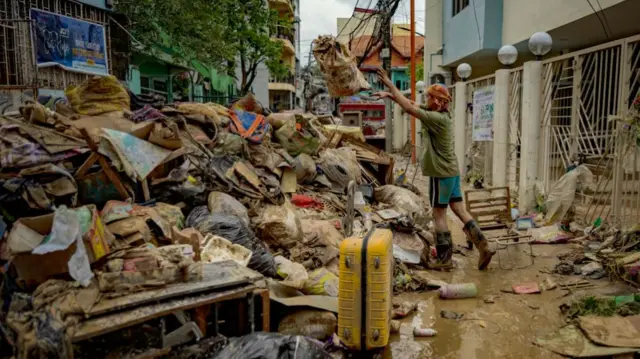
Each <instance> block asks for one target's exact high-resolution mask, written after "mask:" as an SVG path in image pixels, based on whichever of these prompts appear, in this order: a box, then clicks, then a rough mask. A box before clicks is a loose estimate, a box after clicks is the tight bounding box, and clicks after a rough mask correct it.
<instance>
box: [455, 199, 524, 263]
mask: <svg viewBox="0 0 640 359" xmlns="http://www.w3.org/2000/svg"><path fill="white" fill-rule="evenodd" d="M464 202H465V205H466V208H467V212H469V214H470V215H471V216H472V217H473V218H474V219H475V220H476V222H477V223H478V226H479V227H480V229H481V230H482V231H484V232H485V234H486V231H492V230H507V234H506V235H501V236H498V237H490V238H487V239H488V240H489V241H490V242H494V243H495V244H496V252H497V256H498V264H499V266H500V268H501V269H518V268H524V267H528V266H530V265H533V263H534V256H533V247H532V243H533V239H532V238H531V235H520V234H516V235H512V234H509V230H510V229H511V227H512V225H513V219H512V217H511V192H510V190H509V187H492V188H482V189H472V190H467V191H465V192H464ZM519 245H524V246H528V247H529V250H528V252H529V254H528V257H529V258H530V260H531V263H529V264H527V265H525V266H519V267H516V266H506V265H505V263H504V262H505V258H503V257H504V256H505V255H508V253H509V249H510V248H515V247H517V246H519ZM504 252H506V254H505V253H504Z"/></svg>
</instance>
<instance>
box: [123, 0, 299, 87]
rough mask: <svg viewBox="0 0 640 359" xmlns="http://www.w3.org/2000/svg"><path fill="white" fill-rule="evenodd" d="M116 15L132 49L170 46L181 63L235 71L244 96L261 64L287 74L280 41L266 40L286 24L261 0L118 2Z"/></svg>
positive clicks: (287, 28) (286, 27) (287, 24)
mask: <svg viewBox="0 0 640 359" xmlns="http://www.w3.org/2000/svg"><path fill="white" fill-rule="evenodd" d="M117 11H118V12H121V13H123V14H125V15H126V16H127V17H128V18H129V20H130V29H131V33H132V35H133V37H134V38H135V40H136V41H134V42H136V43H137V45H142V46H144V47H146V49H147V50H152V49H153V47H154V46H153V45H160V46H165V47H170V48H172V49H174V50H176V51H177V52H178V54H177V55H178V56H179V57H182V58H183V59H184V60H193V59H196V60H198V61H200V62H202V63H203V64H207V65H210V66H212V67H214V68H215V69H216V70H218V71H222V72H226V73H229V74H234V73H235V69H236V66H238V67H239V68H240V77H241V78H240V79H238V80H240V88H241V92H242V93H246V92H247V91H248V90H249V89H250V88H251V86H252V84H253V81H254V80H255V78H256V75H257V72H258V69H259V66H260V65H261V64H265V65H266V66H267V68H268V69H269V71H270V73H271V76H274V77H282V76H286V75H287V74H288V71H289V66H288V65H287V64H285V63H283V61H282V60H281V59H282V52H283V49H282V43H281V42H280V41H274V40H273V39H271V34H272V33H273V32H274V31H276V28H277V26H280V27H281V29H282V31H285V32H286V31H291V20H290V19H280V18H278V14H277V12H276V11H273V10H270V9H269V8H268V6H267V3H266V2H265V1H264V0H241V1H238V0H214V1H211V0H121V1H119V2H118V3H117Z"/></svg>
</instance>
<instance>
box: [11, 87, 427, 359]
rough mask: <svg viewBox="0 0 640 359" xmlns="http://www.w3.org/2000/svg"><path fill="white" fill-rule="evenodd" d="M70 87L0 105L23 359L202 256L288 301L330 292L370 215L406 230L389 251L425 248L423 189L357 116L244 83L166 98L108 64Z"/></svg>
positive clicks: (64, 347)
mask: <svg viewBox="0 0 640 359" xmlns="http://www.w3.org/2000/svg"><path fill="white" fill-rule="evenodd" d="M66 97H67V98H66V101H57V102H56V103H55V105H54V106H55V108H48V107H45V106H43V105H41V104H39V103H38V102H35V101H28V102H26V103H25V104H24V106H23V107H21V109H20V111H19V113H9V114H4V115H3V116H1V117H0V133H2V136H0V153H1V156H0V198H2V201H1V202H0V238H1V241H0V258H1V259H2V264H3V267H2V268H3V273H4V276H3V291H2V295H3V301H4V303H5V305H4V306H3V308H2V310H1V311H0V326H1V328H0V329H2V330H0V332H2V334H3V335H2V337H3V339H2V340H4V343H8V344H12V345H11V346H13V347H14V354H15V355H16V356H17V357H18V358H26V357H30V356H32V355H34V353H39V355H42V356H49V355H52V354H51V353H52V352H54V351H56V352H58V353H62V352H65V351H67V352H68V351H69V350H71V347H70V343H69V340H68V338H69V337H70V336H71V335H72V333H73V330H74V327H75V326H76V325H77V323H78V322H80V321H81V320H82V317H83V314H84V313H87V311H88V310H89V309H90V308H91V307H92V306H94V305H96V304H97V303H99V302H100V301H102V300H105V299H108V298H115V297H120V296H126V295H129V294H131V293H134V292H140V291H145V290H148V289H153V288H159V287H163V286H168V285H171V284H172V283H179V282H193V281H198V280H201V279H202V276H203V269H202V268H203V265H204V264H206V263H217V262H221V261H234V262H236V263H238V264H239V265H242V266H247V267H248V268H250V269H253V270H255V271H256V272H259V273H261V274H262V275H263V276H264V277H265V278H268V283H269V284H268V285H269V288H270V289H271V293H272V299H273V300H280V302H285V301H286V299H287V298H290V297H291V296H292V295H293V296H305V295H316V296H317V295H320V296H328V297H337V294H338V289H337V288H338V277H337V276H338V267H339V247H340V242H341V241H342V240H343V239H344V238H345V237H346V236H347V235H353V236H362V235H363V234H365V233H366V232H367V231H368V230H369V229H371V228H372V226H375V225H381V224H385V223H386V224H387V226H391V227H392V228H395V229H397V232H398V233H400V235H398V236H394V237H395V238H394V256H395V257H396V258H397V259H398V260H401V261H402V262H404V263H407V264H416V265H419V264H420V263H423V264H424V262H425V260H427V261H428V260H429V254H430V251H429V240H430V237H431V236H430V235H429V234H428V232H427V230H428V225H429V222H430V220H429V217H428V213H429V209H428V205H427V204H426V201H425V200H424V199H423V198H422V197H421V196H419V195H418V194H416V193H415V192H412V191H411V190H410V189H407V188H403V187H400V186H395V185H393V184H392V183H393V167H394V159H393V157H391V156H389V155H387V154H385V153H384V152H383V151H382V150H380V149H377V148H375V147H373V146H371V145H369V144H367V143H366V142H365V139H364V136H363V134H362V131H361V129H360V128H357V127H347V126H342V125H340V123H339V121H337V120H336V119H333V118H331V117H329V118H327V117H325V118H324V119H323V120H322V121H321V120H320V119H318V118H316V117H315V116H313V115H311V114H306V113H299V112H295V111H294V112H283V113H269V111H268V110H267V109H264V108H263V107H262V106H261V105H260V104H259V103H258V102H257V101H256V100H255V99H254V98H253V96H252V95H248V96H246V97H245V98H242V99H241V100H239V101H238V102H236V103H234V104H233V105H232V106H231V107H230V108H226V107H223V106H221V105H218V104H213V103H175V104H165V103H164V102H163V101H161V100H159V99H157V98H152V99H144V98H141V97H136V96H134V95H132V94H131V93H129V92H128V91H127V90H126V89H125V88H124V87H122V86H121V85H120V83H118V81H117V80H116V79H115V78H113V77H95V78H91V79H89V80H87V81H86V82H85V83H83V84H81V85H80V86H78V87H75V88H70V89H68V90H67V91H66ZM348 188H352V189H353V191H352V193H350V194H348V193H347V192H348V191H347V189H348ZM350 203H352V205H350ZM425 253H426V255H425ZM425 258H426V259H425ZM406 277H408V278H409V279H405V280H404V282H403V283H402V286H403V287H404V288H413V289H414V290H417V289H418V288H419V287H420V286H419V285H410V284H408V283H407V281H411V278H410V277H409V276H408V275H407V276H406ZM283 287H285V288H287V289H288V290H285V291H279V292H278V290H277V288H283ZM420 288H421V287H420ZM291 290H293V292H291ZM283 292H287V293H286V294H282V293H283ZM278 293H279V294H278ZM292 293H293V294H292ZM323 311H324V312H325V314H322V315H323V316H324V317H328V319H327V320H329V319H330V318H333V319H335V315H334V314H333V313H331V310H327V309H326V308H325V309H323ZM336 311H337V308H336ZM298 317H299V316H298ZM285 319H286V318H285ZM294 319H295V318H294ZM289 320H293V319H289ZM329 322H331V320H329ZM287 323H288V322H287V321H286V320H284V321H283V323H281V328H289V327H297V324H296V322H295V320H294V321H292V322H291V323H289V324H287ZM332 323H333V326H334V327H335V321H334V322H332ZM36 324H37V325H36ZM45 332H46V333H47V335H53V336H54V337H55V338H52V337H46V335H45V336H43V335H44V334H43V333H45ZM283 332H286V333H284V334H291V335H294V334H300V333H289V332H288V330H286V329H283ZM332 333H333V330H332V331H327V334H332ZM307 334H308V333H307ZM311 336H312V337H317V338H316V339H325V338H324V337H323V336H322V335H311ZM11 346H9V345H6V346H5V345H3V347H5V348H10V347H11Z"/></svg>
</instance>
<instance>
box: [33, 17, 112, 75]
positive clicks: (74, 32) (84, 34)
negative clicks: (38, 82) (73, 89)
mask: <svg viewBox="0 0 640 359" xmlns="http://www.w3.org/2000/svg"><path fill="white" fill-rule="evenodd" d="M31 20H32V21H33V23H34V34H33V42H32V43H33V46H34V49H33V52H34V55H35V57H36V62H37V65H38V67H49V66H60V67H62V68H64V69H65V70H68V71H74V72H81V73H86V74H95V75H107V74H109V66H108V63H107V45H106V36H105V31H104V26H102V25H99V24H95V23H92V22H88V21H82V20H78V19H74V18H71V17H68V16H63V15H58V14H54V13H51V12H48V11H42V10H37V9H31Z"/></svg>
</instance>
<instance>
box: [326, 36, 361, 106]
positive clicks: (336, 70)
mask: <svg viewBox="0 0 640 359" xmlns="http://www.w3.org/2000/svg"><path fill="white" fill-rule="evenodd" d="M313 56H314V57H315V58H316V60H317V61H318V64H320V70H321V71H322V73H323V74H324V79H325V80H326V82H327V88H328V89H329V95H330V96H331V97H342V96H352V95H355V94H357V93H358V92H360V91H362V90H368V89H370V88H371V86H370V85H369V83H368V82H367V80H365V79H364V76H363V75H362V73H361V72H360V70H358V66H357V65H356V62H355V57H354V56H353V55H352V54H351V52H350V51H349V48H348V47H347V46H345V45H344V44H343V43H341V42H340V41H338V40H337V39H336V38H335V37H333V36H330V35H325V36H319V37H318V38H317V39H315V40H313Z"/></svg>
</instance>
